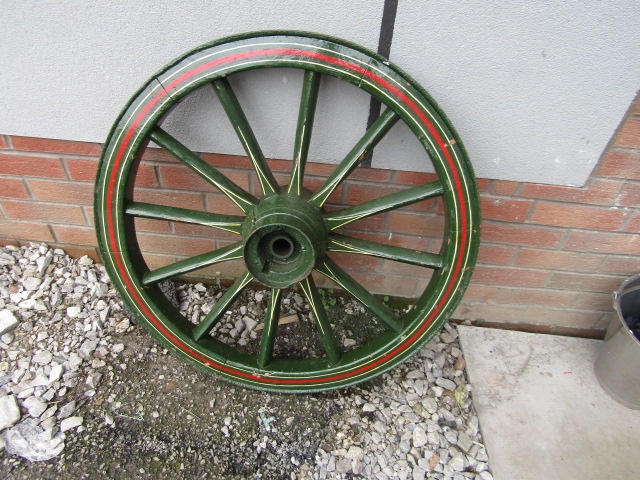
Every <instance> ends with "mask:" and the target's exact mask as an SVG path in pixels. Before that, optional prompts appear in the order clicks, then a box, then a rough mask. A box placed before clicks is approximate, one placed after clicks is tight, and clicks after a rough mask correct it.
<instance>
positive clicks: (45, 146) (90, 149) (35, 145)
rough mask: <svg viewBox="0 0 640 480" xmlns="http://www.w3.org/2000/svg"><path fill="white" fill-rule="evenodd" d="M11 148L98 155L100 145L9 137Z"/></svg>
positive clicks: (100, 149) (100, 148)
mask: <svg viewBox="0 0 640 480" xmlns="http://www.w3.org/2000/svg"><path fill="white" fill-rule="evenodd" d="M11 142H12V143H13V148H14V149H16V150H25V151H31V152H50V153H63V154H68V155H100V152H101V151H102V147H101V145H100V144H98V143H88V142H72V141H69V140H54V139H49V138H34V137H15V136H14V137H11Z"/></svg>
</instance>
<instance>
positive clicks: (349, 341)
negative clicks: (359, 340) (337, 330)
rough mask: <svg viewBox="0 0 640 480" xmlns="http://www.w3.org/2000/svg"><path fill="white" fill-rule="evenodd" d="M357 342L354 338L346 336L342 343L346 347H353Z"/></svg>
mask: <svg viewBox="0 0 640 480" xmlns="http://www.w3.org/2000/svg"><path fill="white" fill-rule="evenodd" d="M355 344H356V341H355V340H354V339H353V338H345V339H344V341H343V342H342V345H344V347H345V348H349V347H353V346H355Z"/></svg>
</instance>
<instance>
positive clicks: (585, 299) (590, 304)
mask: <svg viewBox="0 0 640 480" xmlns="http://www.w3.org/2000/svg"><path fill="white" fill-rule="evenodd" d="M573 308H580V309H582V310H598V311H604V312H606V311H608V310H611V309H612V308H613V293H591V292H583V293H579V294H578V295H577V297H576V301H575V302H574V304H573Z"/></svg>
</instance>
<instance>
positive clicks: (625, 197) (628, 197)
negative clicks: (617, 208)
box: [616, 183, 640, 207]
mask: <svg viewBox="0 0 640 480" xmlns="http://www.w3.org/2000/svg"><path fill="white" fill-rule="evenodd" d="M616 204H617V205H622V206H624V207H640V184H638V183H627V184H625V185H623V187H622V191H621V192H620V195H619V196H618V199H617V202H616Z"/></svg>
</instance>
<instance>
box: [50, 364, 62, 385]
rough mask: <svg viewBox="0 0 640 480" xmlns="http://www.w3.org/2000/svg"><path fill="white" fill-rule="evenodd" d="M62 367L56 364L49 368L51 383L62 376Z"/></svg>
mask: <svg viewBox="0 0 640 480" xmlns="http://www.w3.org/2000/svg"><path fill="white" fill-rule="evenodd" d="M63 371H64V368H63V367H62V365H60V364H56V365H54V366H53V367H52V368H51V372H50V373H49V383H53V382H55V381H57V380H60V377H62V372H63Z"/></svg>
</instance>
